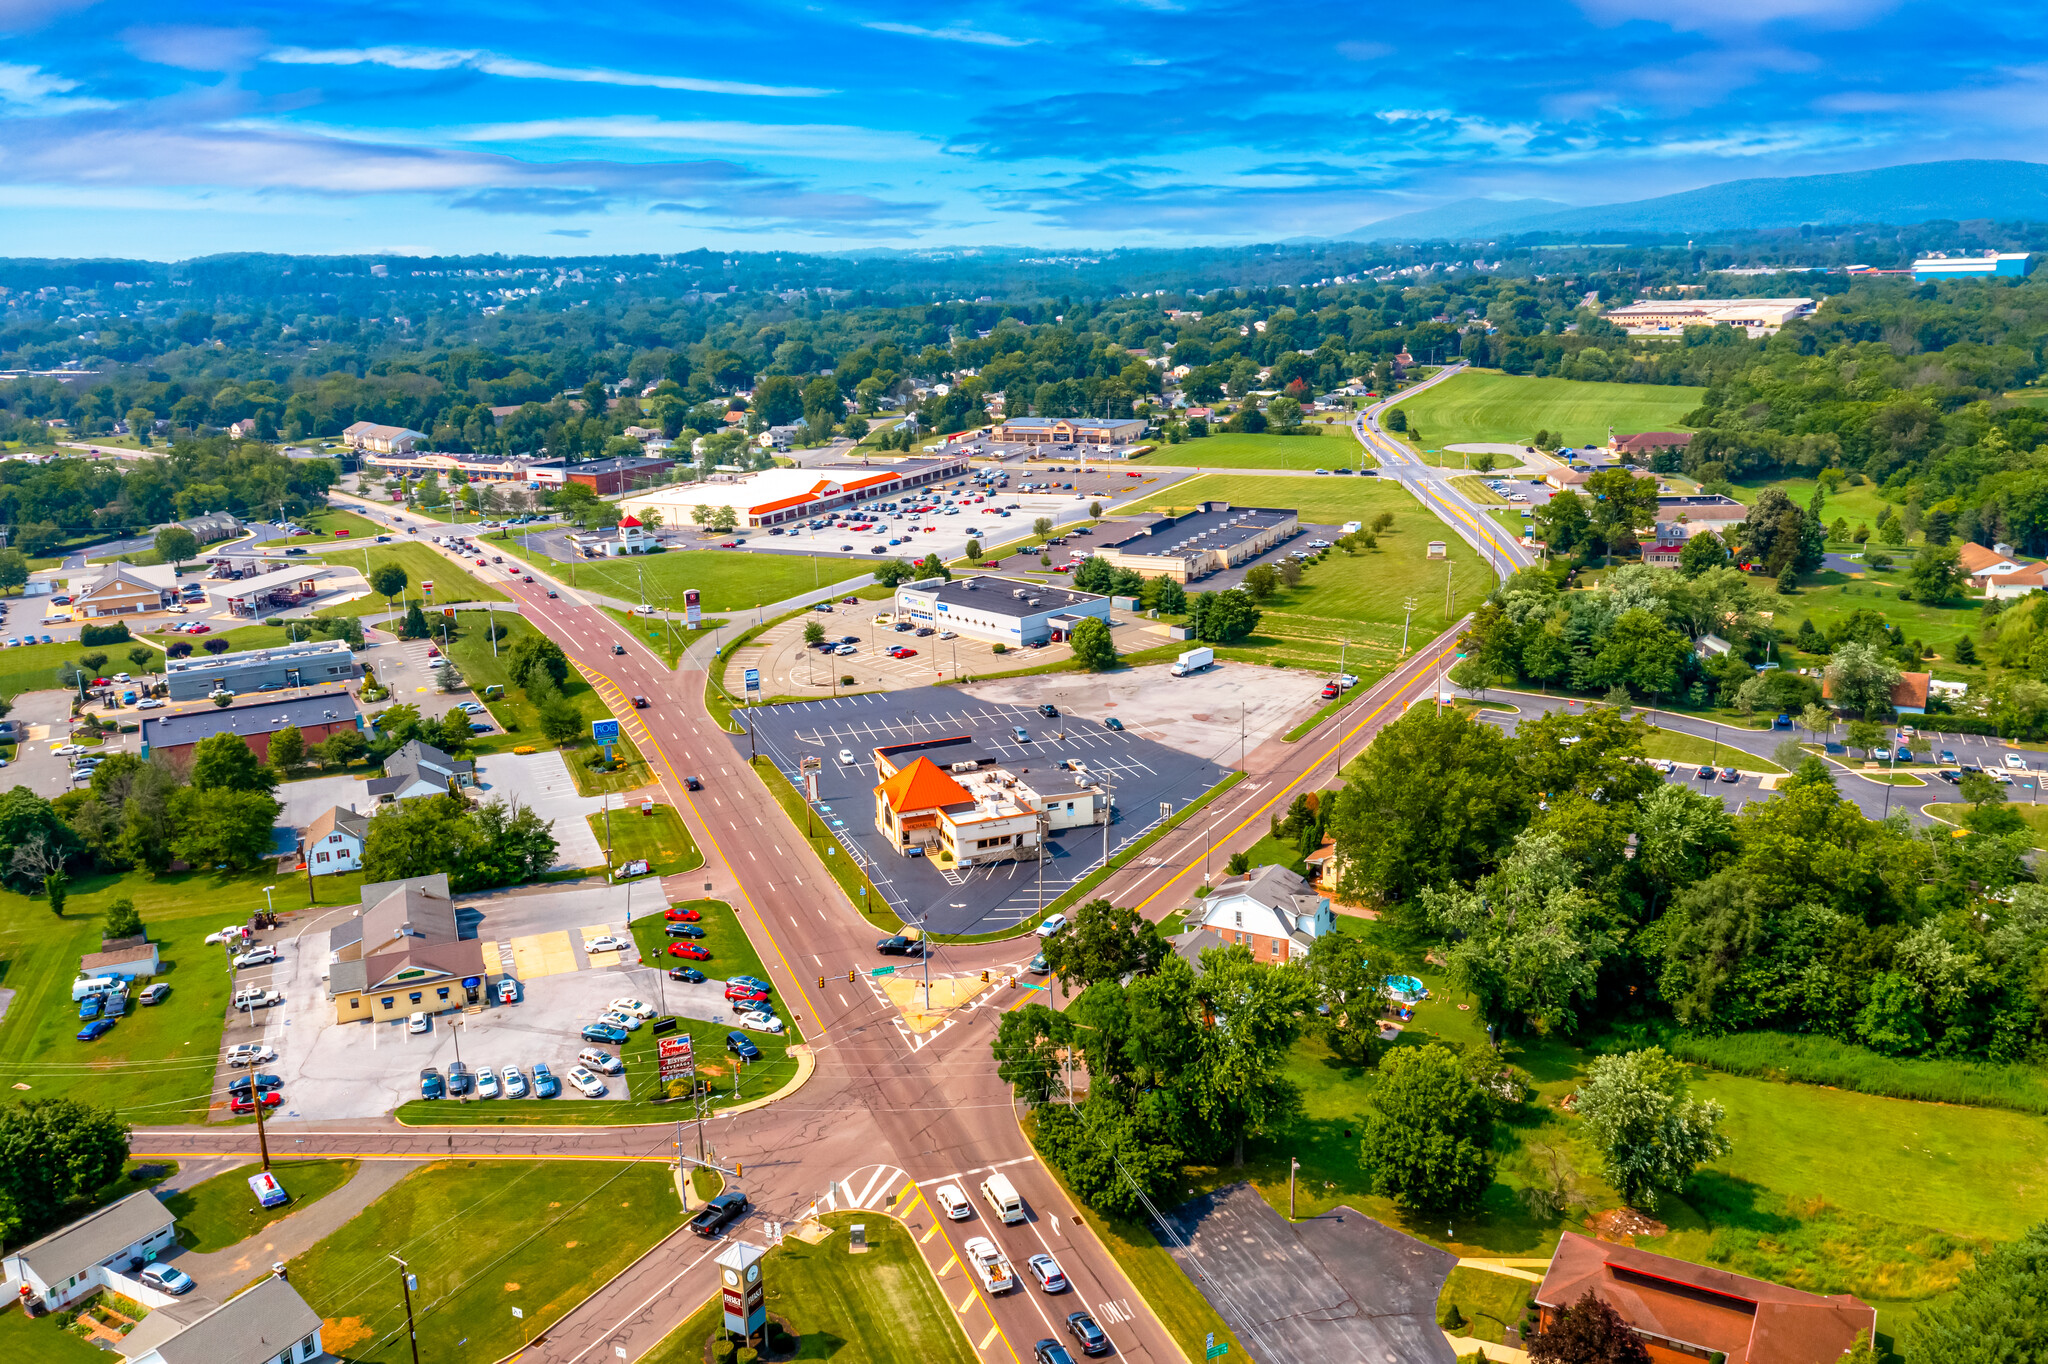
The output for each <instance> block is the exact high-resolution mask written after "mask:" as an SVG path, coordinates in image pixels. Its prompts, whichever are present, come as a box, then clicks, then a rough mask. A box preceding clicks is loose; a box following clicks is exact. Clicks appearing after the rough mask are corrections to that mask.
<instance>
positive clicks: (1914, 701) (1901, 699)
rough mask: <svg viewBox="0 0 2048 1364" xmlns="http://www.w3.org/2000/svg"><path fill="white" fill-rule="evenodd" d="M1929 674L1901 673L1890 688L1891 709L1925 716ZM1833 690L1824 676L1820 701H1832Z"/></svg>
mask: <svg viewBox="0 0 2048 1364" xmlns="http://www.w3.org/2000/svg"><path fill="white" fill-rule="evenodd" d="M1932 676H1933V674H1931V673H1901V674H1899V684H1898V685H1897V686H1896V687H1893V688H1892V709H1893V710H1895V711H1897V712H1898V713H1899V714H1901V715H1925V714H1926V713H1927V684H1928V682H1929V680H1930V679H1931V678H1932ZM1833 691H1834V688H1833V687H1831V686H1830V685H1829V684H1828V679H1827V676H1826V674H1822V676H1821V680H1820V699H1821V700H1823V701H1832V700H1834V699H1835V698H1834V696H1833V695H1832V693H1833Z"/></svg>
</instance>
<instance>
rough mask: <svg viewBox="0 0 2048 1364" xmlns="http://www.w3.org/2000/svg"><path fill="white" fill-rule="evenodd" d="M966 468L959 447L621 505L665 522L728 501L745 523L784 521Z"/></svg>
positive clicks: (729, 480)
mask: <svg viewBox="0 0 2048 1364" xmlns="http://www.w3.org/2000/svg"><path fill="white" fill-rule="evenodd" d="M966 472H967V456H966V454H965V453H964V452H963V453H959V454H953V455H941V456H939V457H937V458H925V459H894V460H884V459H870V460H863V461H862V462H860V463H858V464H814V465H811V466H809V467H808V468H799V469H762V470H760V471H758V472H756V473H749V474H734V475H731V476H715V477H712V478H707V479H704V480H702V481H701V482H697V483H684V484H680V485H677V486H674V487H669V488H657V489H655V490H653V491H650V492H644V493H639V494H636V495H634V496H632V497H627V498H622V499H621V500H620V502H619V508H620V510H621V511H626V512H631V513H634V514H636V515H637V514H640V513H644V512H648V511H655V512H659V513H660V514H661V523H662V524H663V525H664V526H687V525H690V524H692V523H693V522H694V521H695V520H696V511H697V508H699V507H731V508H732V509H733V511H734V512H735V513H737V522H738V525H739V526H740V527H742V528H744V529H755V528H762V527H767V526H786V525H790V524H791V523H793V522H798V521H805V520H809V519H810V518H811V517H814V516H819V515H823V514H824V513H827V512H832V511H837V510H839V509H840V508H843V507H852V506H858V505H861V504H863V503H868V502H876V501H882V500H886V499H891V498H895V497H897V496H898V495H900V494H903V493H908V492H910V491H912V490H914V489H917V488H921V487H925V486H927V485H929V484H934V483H939V482H942V481H944V480H946V479H949V478H959V477H961V476H962V475H964V474H965V473H966Z"/></svg>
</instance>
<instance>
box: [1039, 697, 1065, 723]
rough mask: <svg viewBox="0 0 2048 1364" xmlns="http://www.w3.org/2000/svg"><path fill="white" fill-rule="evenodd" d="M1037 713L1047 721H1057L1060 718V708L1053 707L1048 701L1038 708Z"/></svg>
mask: <svg viewBox="0 0 2048 1364" xmlns="http://www.w3.org/2000/svg"><path fill="white" fill-rule="evenodd" d="M1038 713H1039V714H1040V715H1043V716H1044V717H1045V718H1046V719H1048V720H1057V719H1059V718H1060V708H1059V707H1058V706H1055V705H1054V704H1053V703H1052V702H1050V701H1047V702H1046V703H1045V704H1044V705H1042V706H1040V707H1039V708H1038Z"/></svg>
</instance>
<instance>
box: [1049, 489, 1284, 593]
mask: <svg viewBox="0 0 2048 1364" xmlns="http://www.w3.org/2000/svg"><path fill="white" fill-rule="evenodd" d="M1300 531H1301V516H1300V513H1298V512H1293V511H1288V510H1285V509H1282V508H1279V507H1233V506H1231V505H1230V504H1229V503H1228V502H1204V503H1202V504H1201V505H1200V506H1198V507H1196V508H1195V509H1194V510H1193V511H1190V512H1184V513H1182V514H1181V515H1179V516H1155V517H1143V518H1140V519H1137V520H1132V521H1117V522H1115V523H1114V524H1112V525H1109V526H1105V527H1103V528H1102V529H1101V531H1099V532H1098V534H1100V535H1102V536H1103V537H1105V538H1104V539H1103V540H1102V541H1101V542H1100V543H1098V544H1097V545H1096V546H1095V548H1094V549H1093V550H1078V551H1076V552H1075V553H1074V555H1073V557H1074V558H1075V559H1077V560H1078V559H1085V558H1087V557H1089V556H1090V555H1091V554H1092V555H1093V556H1094V557H1095V558H1098V559H1101V560H1102V561H1103V562H1105V563H1107V564H1108V565H1109V566H1110V567H1111V568H1128V569H1131V570H1133V571H1135V572H1137V573H1140V574H1142V575H1144V576H1145V577H1147V578H1171V579H1173V580H1174V581H1175V582H1177V583H1191V582H1194V581H1196V580H1197V579H1200V578H1206V577H1208V576H1209V575H1210V574H1211V573H1220V572H1222V571H1223V570H1224V569H1226V568H1234V567H1236V566H1237V565H1238V564H1241V563H1245V562H1247V561H1249V560H1252V559H1256V558H1258V557H1259V556H1260V555H1261V554H1264V553H1265V552H1266V551H1267V550H1269V549H1271V548H1273V547H1274V546H1275V545H1277V544H1280V543H1281V542H1282V541H1284V540H1287V539H1289V538H1291V537H1293V536H1295V535H1297V534H1299V533H1300Z"/></svg>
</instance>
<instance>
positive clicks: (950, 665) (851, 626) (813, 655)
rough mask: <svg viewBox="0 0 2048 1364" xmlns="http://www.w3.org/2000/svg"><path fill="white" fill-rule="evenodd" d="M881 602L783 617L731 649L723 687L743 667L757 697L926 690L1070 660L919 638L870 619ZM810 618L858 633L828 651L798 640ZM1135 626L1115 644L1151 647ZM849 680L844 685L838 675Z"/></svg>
mask: <svg viewBox="0 0 2048 1364" xmlns="http://www.w3.org/2000/svg"><path fill="white" fill-rule="evenodd" d="M888 606H889V603H888V602H886V601H879V602H870V601H863V602H860V603H859V604H857V605H848V604H846V603H844V602H840V603H837V604H835V605H834V607H833V609H832V610H831V611H830V612H823V611H813V612H811V613H809V614H807V615H802V616H798V617H796V618H795V619H793V620H786V621H784V622H783V623H782V624H780V625H777V626H774V627H772V628H770V629H769V630H767V631H765V632H764V633H763V634H762V635H761V636H760V637H759V638H758V639H757V640H756V642H755V643H754V644H752V645H749V646H748V647H746V648H744V649H740V650H737V651H735V652H734V653H733V654H731V655H730V656H729V657H728V658H727V660H726V671H725V685H726V688H727V689H728V690H729V691H731V692H732V694H733V695H735V696H739V695H741V688H742V687H743V686H744V684H745V680H746V670H747V669H748V668H758V669H760V672H761V696H762V697H769V696H835V695H837V694H839V693H840V692H842V691H871V690H873V689H874V688H876V687H882V688H884V689H887V690H892V691H895V690H901V689H902V688H905V687H926V686H931V685H932V684H934V683H937V682H945V681H950V680H952V679H954V678H957V677H979V676H986V675H987V674H989V673H994V672H1008V671H1010V670H1011V669H1013V668H1022V667H1035V666H1037V665H1039V664H1042V663H1060V662H1064V661H1065V660H1067V659H1068V658H1071V657H1072V656H1073V655H1072V651H1071V650H1069V649H1068V647H1067V646H1066V645H1065V644H1047V645H1046V646H1045V647H1044V648H1042V649H1023V650H1018V649H1011V650H1009V651H1007V652H1006V653H1001V654H998V653H996V652H995V650H994V648H993V647H992V646H991V645H990V644H989V643H987V642H986V641H983V640H978V639H968V638H965V637H958V638H954V639H940V638H939V637H938V635H937V633H936V632H934V633H933V634H929V635H924V636H921V637H920V636H919V635H917V634H915V633H914V632H911V631H898V630H896V629H895V628H894V627H893V626H891V625H883V624H877V623H876V620H875V618H876V616H878V615H886V614H888ZM813 621H816V622H817V623H818V625H819V626H821V627H822V628H823V629H824V631H825V638H826V639H827V640H837V639H843V638H845V637H846V636H848V635H853V636H857V637H858V639H859V643H857V644H854V645H852V646H850V647H852V648H853V649H854V650H855V651H856V652H854V653H852V654H839V653H826V652H825V651H824V650H822V649H813V648H811V647H810V646H809V645H807V644H805V643H804V627H805V626H806V625H808V624H810V623H811V622H813ZM1135 633H1136V632H1135V631H1133V630H1130V629H1128V628H1126V627H1123V626H1120V627H1118V628H1117V629H1116V631H1115V638H1116V642H1117V648H1118V649H1120V650H1123V651H1126V652H1128V651H1130V650H1132V649H1135V648H1143V647H1149V646H1150V645H1151V644H1153V643H1156V642H1157V641H1156V640H1153V639H1150V638H1147V639H1145V640H1143V641H1142V642H1137V641H1134V640H1133V639H1131V638H1129V636H1134V635H1135ZM894 648H904V649H914V650H916V651H917V652H916V653H915V654H914V655H912V656H911V657H909V658H892V657H890V656H889V654H888V653H887V650H889V649H894ZM843 677H851V678H852V679H853V681H852V682H851V683H850V684H846V683H841V682H840V681H839V679H840V678H843Z"/></svg>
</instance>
